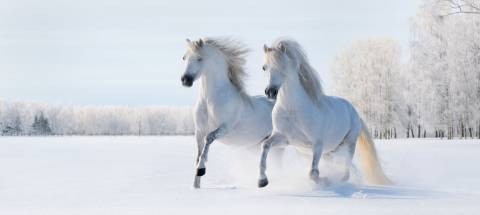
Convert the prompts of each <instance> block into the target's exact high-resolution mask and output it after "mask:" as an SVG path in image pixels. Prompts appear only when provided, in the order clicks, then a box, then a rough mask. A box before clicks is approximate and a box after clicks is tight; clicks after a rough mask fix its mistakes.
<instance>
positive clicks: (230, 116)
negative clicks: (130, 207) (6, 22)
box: [181, 38, 273, 188]
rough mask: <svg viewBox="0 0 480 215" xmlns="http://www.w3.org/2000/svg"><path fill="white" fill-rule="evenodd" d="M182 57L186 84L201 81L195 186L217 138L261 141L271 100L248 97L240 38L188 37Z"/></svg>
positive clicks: (268, 124) (268, 120)
mask: <svg viewBox="0 0 480 215" xmlns="http://www.w3.org/2000/svg"><path fill="white" fill-rule="evenodd" d="M187 43H188V44H187V53H186V54H185V56H184V57H183V60H184V61H185V65H186V68H185V72H184V74H183V75H182V78H181V80H182V84H183V86H186V87H190V86H192V84H193V82H194V81H196V80H200V94H199V97H198V101H197V103H196V105H195V108H194V122H195V137H196V140H197V146H198V154H197V160H196V165H197V166H196V167H197V171H196V176H195V180H194V187H195V188H199V187H200V177H201V176H203V175H204V174H205V162H206V161H207V156H208V149H209V147H210V144H212V142H213V141H214V140H218V141H220V142H222V143H225V144H231V145H241V146H249V145H248V144H250V146H251V145H252V144H251V143H255V144H257V145H258V144H260V142H261V141H262V139H265V138H266V137H267V136H268V135H269V134H270V132H271V130H272V124H271V123H272V119H271V111H272V108H273V103H272V102H271V101H269V100H268V99H267V98H266V97H265V96H261V97H260V96H258V97H250V96H249V95H247V94H246V92H245V89H244V83H243V79H244V77H245V76H246V73H245V71H244V64H245V59H244V57H245V54H246V53H247V52H248V50H247V49H246V48H244V46H243V45H241V44H240V43H238V42H236V41H233V40H230V39H227V38H215V39H214V38H204V39H199V40H197V41H193V42H191V41H190V40H188V39H187Z"/></svg>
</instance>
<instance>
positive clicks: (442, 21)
mask: <svg viewBox="0 0 480 215" xmlns="http://www.w3.org/2000/svg"><path fill="white" fill-rule="evenodd" d="M452 2H453V3H455V2H457V3H458V2H460V1H433V0H426V1H424V4H423V5H422V6H421V7H420V9H419V11H418V14H417V16H416V17H415V18H414V19H413V23H412V28H411V32H412V40H411V46H410V52H411V60H410V65H409V68H408V70H409V74H410V77H409V78H408V81H409V84H410V85H411V86H414V90H412V91H410V92H411V94H410V96H409V97H410V98H411V101H412V103H413V106H414V107H415V108H414V109H415V112H416V113H417V114H418V115H419V117H420V120H419V122H418V123H419V124H424V125H425V126H427V127H430V128H432V129H434V130H435V131H438V132H446V133H447V136H449V137H452V136H456V135H458V136H462V137H466V136H473V135H474V133H475V128H476V130H477V134H478V133H479V132H480V125H479V124H480V118H479V117H480V116H479V113H478V112H479V110H480V69H479V68H480V15H475V14H471V13H456V11H458V10H459V9H458V7H452V5H451V4H453V3H452ZM463 2H464V3H465V2H466V3H469V2H470V3H472V2H473V3H472V4H474V3H475V2H476V1H469V2H467V1H463ZM457 3H455V4H457ZM476 3H478V1H477V2H476ZM445 14H452V15H448V16H446V15H445ZM453 14H454V15H453Z"/></svg>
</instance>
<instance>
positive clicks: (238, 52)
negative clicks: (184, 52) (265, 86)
mask: <svg viewBox="0 0 480 215" xmlns="http://www.w3.org/2000/svg"><path fill="white" fill-rule="evenodd" d="M202 40H203V43H204V44H205V45H207V46H210V47H213V48H215V49H217V50H219V51H220V52H221V53H222V54H223V55H224V56H225V60H226V62H227V64H228V78H229V79H230V82H231V83H232V84H233V86H235V88H237V90H238V91H239V92H240V93H241V94H246V93H245V84H244V80H245V78H246V77H247V73H246V72H245V68H244V67H245V62H246V60H245V57H246V54H247V53H248V52H249V50H248V49H247V48H246V47H245V45H244V44H242V43H240V42H239V41H236V40H233V39H230V38H210V37H206V38H203V39H202ZM190 48H191V49H192V51H194V52H197V51H198V50H199V49H200V47H199V46H198V43H197V42H193V43H190Z"/></svg>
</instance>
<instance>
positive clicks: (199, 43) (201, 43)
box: [197, 39, 203, 48]
mask: <svg viewBox="0 0 480 215" xmlns="http://www.w3.org/2000/svg"><path fill="white" fill-rule="evenodd" d="M197 46H198V47H199V48H202V47H203V40H202V39H199V40H198V41H197Z"/></svg>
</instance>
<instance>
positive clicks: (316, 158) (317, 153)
mask: <svg viewBox="0 0 480 215" xmlns="http://www.w3.org/2000/svg"><path fill="white" fill-rule="evenodd" d="M312 150H313V158H312V167H311V169H310V179H312V180H313V181H314V182H315V183H317V184H320V183H324V184H328V181H327V180H326V179H325V178H320V171H319V170H318V163H319V162H320V157H321V156H322V151H323V143H321V142H317V143H315V144H313V147H312Z"/></svg>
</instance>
